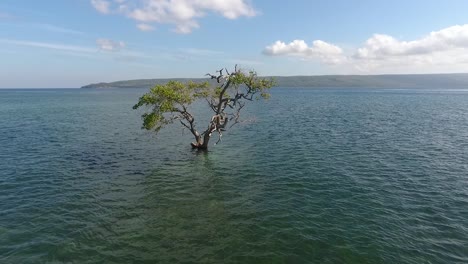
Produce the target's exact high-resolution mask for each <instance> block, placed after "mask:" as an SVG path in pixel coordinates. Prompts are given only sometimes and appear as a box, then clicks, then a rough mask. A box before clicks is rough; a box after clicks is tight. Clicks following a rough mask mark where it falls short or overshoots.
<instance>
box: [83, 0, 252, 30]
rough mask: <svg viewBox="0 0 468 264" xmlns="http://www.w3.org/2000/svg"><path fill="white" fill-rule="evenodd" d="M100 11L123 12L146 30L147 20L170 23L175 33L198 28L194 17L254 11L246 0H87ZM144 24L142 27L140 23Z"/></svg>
mask: <svg viewBox="0 0 468 264" xmlns="http://www.w3.org/2000/svg"><path fill="white" fill-rule="evenodd" d="M91 4H92V5H93V6H94V8H96V10H98V11H99V12H101V13H104V14H108V13H110V12H115V13H118V14H123V15H125V16H127V17H129V18H131V19H133V20H136V21H137V22H138V23H140V24H138V25H137V27H138V28H139V29H140V30H141V28H140V27H143V28H145V29H148V28H149V27H150V26H151V25H150V23H156V24H172V25H174V26H175V27H174V30H175V31H176V32H178V33H184V34H186V33H190V32H192V30H194V29H196V28H199V27H200V25H199V23H198V19H200V18H202V17H204V16H206V15H207V14H209V13H215V14H218V15H221V16H223V17H225V18H227V19H237V18H239V17H252V16H255V15H256V14H257V12H256V11H255V9H254V8H253V7H252V5H250V3H249V2H248V0H135V1H134V2H132V3H130V2H127V1H125V0H114V2H111V1H109V0H91ZM141 25H144V26H141Z"/></svg>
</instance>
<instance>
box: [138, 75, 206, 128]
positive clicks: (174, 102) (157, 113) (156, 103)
mask: <svg viewBox="0 0 468 264" xmlns="http://www.w3.org/2000/svg"><path fill="white" fill-rule="evenodd" d="M207 87H208V83H207V82H204V83H194V82H192V81H189V82H187V83H181V82H178V81H169V82H168V83H166V84H161V85H156V86H155V87H153V88H151V89H150V91H149V92H148V93H146V94H144V95H143V96H141V97H140V99H139V100H138V103H137V104H135V105H134V106H133V109H138V108H139V107H142V106H147V107H151V112H150V113H144V114H143V115H142V119H143V126H142V128H144V129H147V130H151V129H154V130H155V131H156V132H157V131H159V130H160V129H161V128H162V127H164V126H165V125H167V124H170V123H172V122H173V121H174V120H175V119H176V116H174V115H171V113H181V112H183V111H185V110H184V109H185V108H186V107H187V106H188V105H190V104H191V103H193V101H194V100H195V99H196V98H198V97H200V96H202V95H203V94H204V90H206V89H207Z"/></svg>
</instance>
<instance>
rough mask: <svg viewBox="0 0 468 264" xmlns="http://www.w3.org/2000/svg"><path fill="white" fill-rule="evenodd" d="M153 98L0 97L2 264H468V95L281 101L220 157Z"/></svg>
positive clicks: (23, 93)
mask: <svg viewBox="0 0 468 264" xmlns="http://www.w3.org/2000/svg"><path fill="white" fill-rule="evenodd" d="M144 92H145V90H141V89H126V90H125V89H123V90H119V89H109V90H93V89H89V90H85V89H57V90H52V89H51V90H43V89H41V90H0V263H2V264H8V263H415V264H416V263H417V264H420V263H468V89H467V90H455V89H452V90H451V89H440V90H437V89H432V90H424V89H418V90H410V89H300V88H295V89H285V88H274V89H273V90H272V92H271V93H272V97H271V99H270V100H269V101H266V102H262V101H260V102H254V103H253V104H251V105H249V106H248V107H247V109H246V110H247V111H246V112H245V113H244V117H245V119H246V122H244V123H242V124H239V125H237V126H236V127H233V129H232V130H229V131H227V132H226V133H225V134H224V136H223V140H222V141H221V143H220V144H218V145H216V146H213V145H212V146H211V149H210V151H209V152H208V153H200V152H197V151H193V150H192V149H191V148H190V145H189V143H190V142H191V141H192V138H191V136H190V135H189V133H188V131H183V130H182V129H181V128H180V127H179V126H173V127H168V128H167V129H165V130H163V131H162V132H161V133H160V134H159V135H157V136H156V135H153V134H152V133H149V132H147V131H144V130H141V129H140V126H141V120H140V118H139V115H140V114H141V112H138V111H135V110H132V109H131V107H132V105H133V104H135V103H136V101H137V98H138V97H139V96H140V95H141V94H142V93H144ZM199 107H200V106H195V108H196V109H195V110H196V111H201V110H198V108H199ZM208 118H209V117H208ZM199 126H200V127H201V128H205V126H206V123H205V122H200V123H199ZM215 139H216V138H215ZM215 141H216V140H213V141H212V143H214V142H215Z"/></svg>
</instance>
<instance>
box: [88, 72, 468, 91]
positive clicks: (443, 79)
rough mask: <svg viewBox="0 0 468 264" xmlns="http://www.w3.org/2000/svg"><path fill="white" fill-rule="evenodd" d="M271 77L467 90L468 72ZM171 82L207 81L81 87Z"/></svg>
mask: <svg viewBox="0 0 468 264" xmlns="http://www.w3.org/2000/svg"><path fill="white" fill-rule="evenodd" d="M265 77H266V78H269V77H273V78H274V79H275V81H276V84H277V86H279V87H310V88H314V87H317V88H318V87H320V88H345V87H346V88H394V89H395V88H396V89H398V88H425V89H428V88H437V89H441V88H450V89H454V88H468V73H447V74H388V75H317V76H265ZM171 80H174V81H180V82H187V81H189V80H192V81H195V82H198V81H200V82H201V81H206V80H207V78H161V79H138V80H125V81H116V82H101V83H94V84H89V85H85V86H82V87H81V88H85V89H86V88H151V87H153V86H155V85H157V84H164V83H167V82H169V81H171Z"/></svg>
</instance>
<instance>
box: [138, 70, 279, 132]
mask: <svg viewBox="0 0 468 264" xmlns="http://www.w3.org/2000/svg"><path fill="white" fill-rule="evenodd" d="M212 80H213V78H212ZM215 80H219V82H217V85H210V83H208V82H203V83H195V82H192V81H189V82H186V83H182V82H179V81H169V82H167V83H166V84H158V85H156V86H155V87H153V88H151V89H150V90H149V92H148V93H146V94H144V95H142V96H141V97H140V98H139V100H138V103H136V104H135V105H134V106H133V109H138V108H140V107H146V108H147V109H148V110H149V111H148V112H147V113H144V114H143V115H142V119H143V125H142V128H143V129H147V130H154V131H156V132H158V131H159V130H160V129H161V128H163V127H164V126H165V125H167V124H170V123H172V122H174V121H175V120H180V122H182V125H184V126H185V127H186V128H189V129H190V130H191V132H192V133H193V134H194V135H199V133H198V132H196V130H195V128H194V118H193V116H192V115H191V114H190V113H188V107H189V106H190V104H192V103H193V102H194V101H195V100H197V99H200V98H204V99H206V100H207V102H208V105H209V106H210V107H211V109H212V110H213V111H214V114H215V115H217V114H221V113H222V114H223V115H226V114H229V113H225V112H226V111H227V110H228V109H227V108H226V106H227V105H229V106H230V108H229V110H231V111H237V112H236V113H237V115H236V116H238V112H239V111H240V110H241V109H242V106H243V104H241V105H237V104H236V103H238V102H239V101H242V100H252V99H254V98H256V99H268V98H269V96H270V95H269V94H268V92H267V90H268V89H269V88H271V87H272V86H273V85H274V84H275V83H274V81H273V79H271V78H270V79H265V78H259V77H258V76H257V74H256V73H255V72H254V71H250V72H248V73H244V72H242V71H240V70H236V71H235V72H233V73H231V74H227V75H221V72H220V76H219V77H217V78H215ZM213 81H214V80H213ZM230 103H232V104H230ZM235 107H238V108H235ZM232 114H233V115H234V113H232ZM209 129H210V128H209ZM219 132H220V131H219ZM208 133H209V134H211V130H210V131H208Z"/></svg>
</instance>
